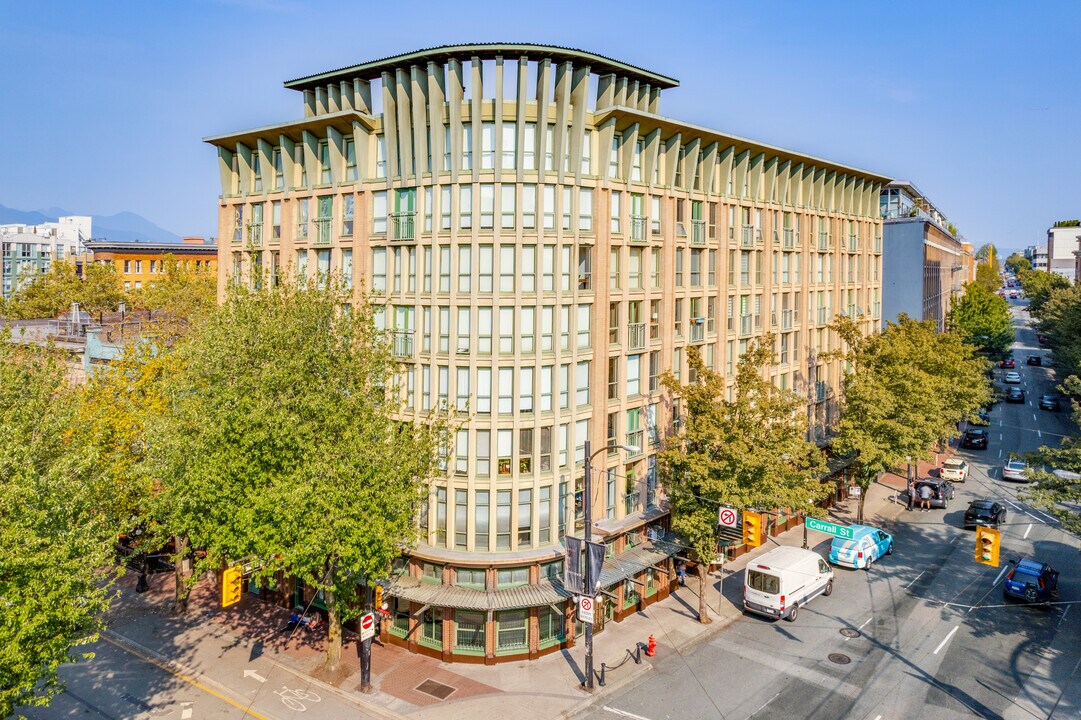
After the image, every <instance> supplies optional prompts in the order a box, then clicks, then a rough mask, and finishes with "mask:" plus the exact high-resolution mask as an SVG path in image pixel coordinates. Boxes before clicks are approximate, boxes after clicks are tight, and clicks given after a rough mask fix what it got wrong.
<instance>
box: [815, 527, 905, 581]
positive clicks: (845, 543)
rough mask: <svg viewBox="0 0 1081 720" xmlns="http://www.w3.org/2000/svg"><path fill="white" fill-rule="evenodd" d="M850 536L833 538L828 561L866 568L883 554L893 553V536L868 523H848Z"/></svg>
mask: <svg viewBox="0 0 1081 720" xmlns="http://www.w3.org/2000/svg"><path fill="white" fill-rule="evenodd" d="M849 527H850V528H852V531H853V532H852V537H851V538H839V537H835V538H833V542H832V543H830V562H831V563H833V564H834V565H844V566H845V567H850V568H855V569H856V570H859V569H860V568H864V569H866V568H868V567H870V565H871V563H872V562H874V561H875V560H877V559H878V558H880V557H882V556H883V555H892V554H893V536H892V535H890V534H889V533H888V532H886V531H885V530H879V529H878V528H876V527H871V526H870V525H850V526H849Z"/></svg>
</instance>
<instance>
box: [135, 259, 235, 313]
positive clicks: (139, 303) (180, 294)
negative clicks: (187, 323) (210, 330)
mask: <svg viewBox="0 0 1081 720" xmlns="http://www.w3.org/2000/svg"><path fill="white" fill-rule="evenodd" d="M161 264H162V267H163V268H164V272H163V273H162V274H161V275H160V276H159V277H157V278H156V279H155V280H153V281H152V282H148V283H147V284H146V285H144V286H143V287H142V288H140V289H138V290H133V291H132V293H131V299H132V302H133V303H134V305H135V307H136V308H137V309H139V310H151V311H154V310H162V311H165V312H167V313H169V315H171V316H174V317H177V318H200V317H202V316H204V315H206V314H207V313H208V312H210V311H211V310H212V309H213V308H214V307H216V306H217V304H218V278H217V276H216V275H215V274H214V273H210V272H195V271H194V270H192V269H191V267H190V266H189V265H187V264H185V263H183V262H181V261H179V260H177V258H176V257H175V256H174V255H172V254H171V253H170V254H167V255H166V256H165V257H164V259H162V261H161Z"/></svg>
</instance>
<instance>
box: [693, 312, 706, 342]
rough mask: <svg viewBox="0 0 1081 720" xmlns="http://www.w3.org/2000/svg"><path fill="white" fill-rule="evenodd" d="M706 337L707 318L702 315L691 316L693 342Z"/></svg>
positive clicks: (703, 339)
mask: <svg viewBox="0 0 1081 720" xmlns="http://www.w3.org/2000/svg"><path fill="white" fill-rule="evenodd" d="M705 339H706V319H705V318H701V317H696V318H691V342H692V343H700V342H704V341H705Z"/></svg>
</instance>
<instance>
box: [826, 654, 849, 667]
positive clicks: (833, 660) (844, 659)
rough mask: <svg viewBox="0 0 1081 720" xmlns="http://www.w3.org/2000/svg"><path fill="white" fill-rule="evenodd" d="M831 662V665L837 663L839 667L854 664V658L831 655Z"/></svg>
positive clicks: (843, 655)
mask: <svg viewBox="0 0 1081 720" xmlns="http://www.w3.org/2000/svg"><path fill="white" fill-rule="evenodd" d="M829 660H830V662H831V663H835V664H837V665H847V664H848V663H850V662H852V658H850V657H848V656H847V655H845V654H843V653H830V654H829Z"/></svg>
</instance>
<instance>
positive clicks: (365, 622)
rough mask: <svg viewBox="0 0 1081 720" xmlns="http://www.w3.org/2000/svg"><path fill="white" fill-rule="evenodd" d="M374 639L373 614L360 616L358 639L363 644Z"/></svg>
mask: <svg viewBox="0 0 1081 720" xmlns="http://www.w3.org/2000/svg"><path fill="white" fill-rule="evenodd" d="M373 637H375V613H365V614H363V615H361V616H360V639H361V641H362V642H363V641H364V640H368V639H370V638H373Z"/></svg>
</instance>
